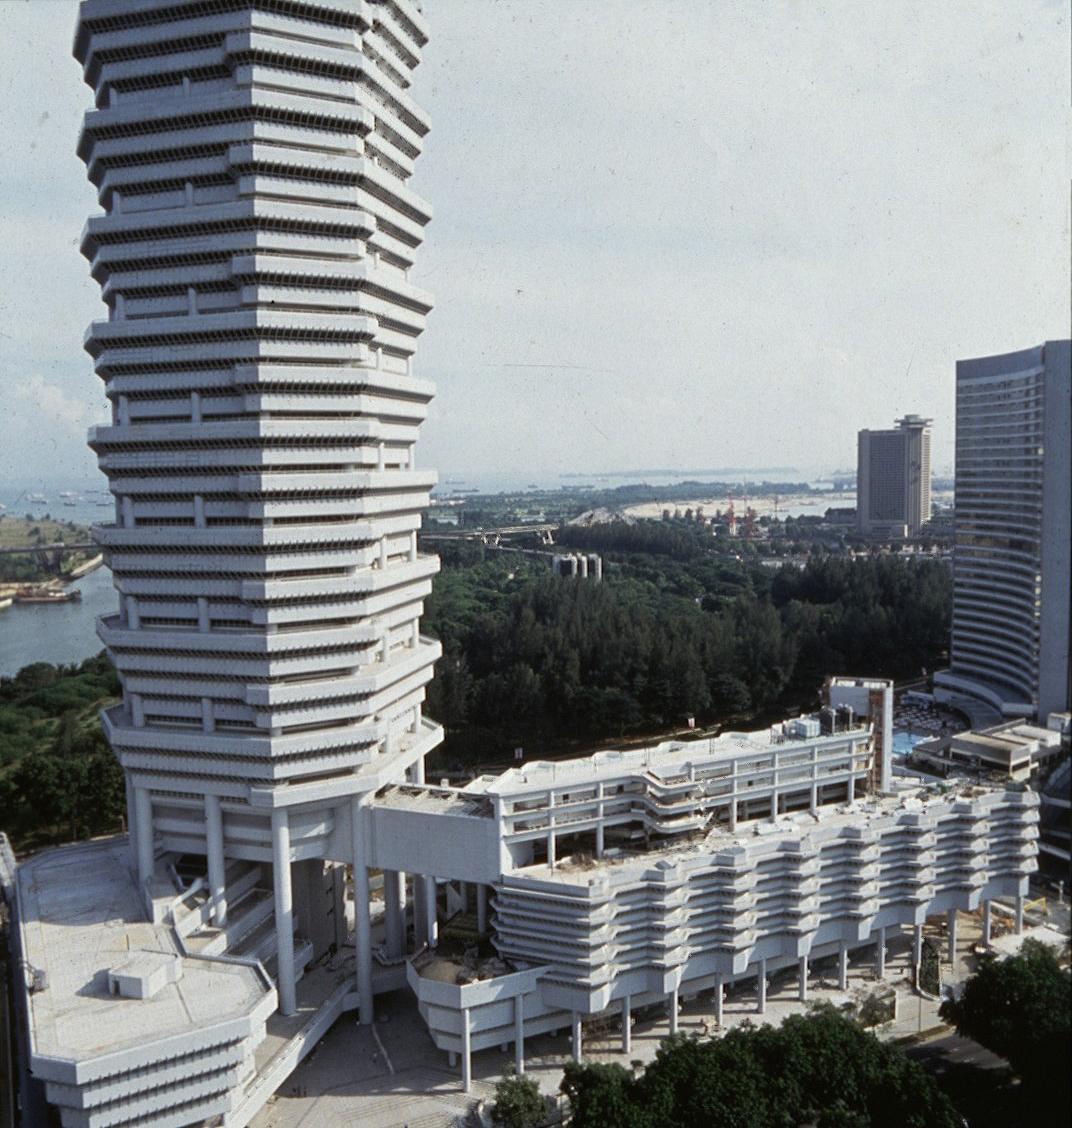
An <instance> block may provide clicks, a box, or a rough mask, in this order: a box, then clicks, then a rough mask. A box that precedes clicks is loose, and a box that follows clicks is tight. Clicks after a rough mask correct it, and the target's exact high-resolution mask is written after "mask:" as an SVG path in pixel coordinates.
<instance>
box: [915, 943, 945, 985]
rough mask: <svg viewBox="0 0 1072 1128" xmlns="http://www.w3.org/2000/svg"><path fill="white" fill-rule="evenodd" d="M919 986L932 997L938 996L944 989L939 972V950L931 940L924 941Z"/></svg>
mask: <svg viewBox="0 0 1072 1128" xmlns="http://www.w3.org/2000/svg"><path fill="white" fill-rule="evenodd" d="M919 985H920V987H922V988H923V990H924V991H926V992H927V993H928V994H930V995H937V994H938V993H939V992H940V991H941V989H942V981H941V976H940V975H939V972H938V949H937V947H935V944H934V941H933V940H931V939H929V938H928V939H926V940H924V941H923V946H922V948H921V949H920V953H919Z"/></svg>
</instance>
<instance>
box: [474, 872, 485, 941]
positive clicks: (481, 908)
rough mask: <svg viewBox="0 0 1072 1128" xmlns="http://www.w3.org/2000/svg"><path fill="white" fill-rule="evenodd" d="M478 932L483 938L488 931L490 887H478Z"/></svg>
mask: <svg viewBox="0 0 1072 1128" xmlns="http://www.w3.org/2000/svg"><path fill="white" fill-rule="evenodd" d="M476 930H477V932H479V933H480V935H481V936H483V935H484V933H485V932H487V930H488V887H487V886H486V885H478V886H477V887H476Z"/></svg>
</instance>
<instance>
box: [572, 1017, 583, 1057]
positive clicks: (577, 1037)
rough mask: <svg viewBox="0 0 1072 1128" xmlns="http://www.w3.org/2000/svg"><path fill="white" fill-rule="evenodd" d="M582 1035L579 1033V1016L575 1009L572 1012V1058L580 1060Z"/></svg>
mask: <svg viewBox="0 0 1072 1128" xmlns="http://www.w3.org/2000/svg"><path fill="white" fill-rule="evenodd" d="M583 1041H584V1039H583V1037H582V1035H581V1016H580V1014H578V1012H577V1011H574V1012H573V1044H572V1050H573V1060H574V1061H580V1060H581V1051H582V1050H583V1048H584V1046H583Z"/></svg>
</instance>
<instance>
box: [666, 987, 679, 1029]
mask: <svg viewBox="0 0 1072 1128" xmlns="http://www.w3.org/2000/svg"><path fill="white" fill-rule="evenodd" d="M667 1003H668V1005H669V1007H670V1033H671V1034H676V1033H677V988H676V987H673V988H671V990H670V998H669V999H668V1000H667Z"/></svg>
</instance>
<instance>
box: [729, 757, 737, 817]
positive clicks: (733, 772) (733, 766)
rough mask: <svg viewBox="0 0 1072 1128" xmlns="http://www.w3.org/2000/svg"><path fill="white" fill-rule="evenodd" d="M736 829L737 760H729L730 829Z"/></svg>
mask: <svg viewBox="0 0 1072 1128" xmlns="http://www.w3.org/2000/svg"><path fill="white" fill-rule="evenodd" d="M736 829H737V761H736V760H731V761H730V830H736Z"/></svg>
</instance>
